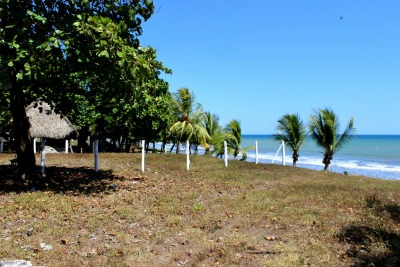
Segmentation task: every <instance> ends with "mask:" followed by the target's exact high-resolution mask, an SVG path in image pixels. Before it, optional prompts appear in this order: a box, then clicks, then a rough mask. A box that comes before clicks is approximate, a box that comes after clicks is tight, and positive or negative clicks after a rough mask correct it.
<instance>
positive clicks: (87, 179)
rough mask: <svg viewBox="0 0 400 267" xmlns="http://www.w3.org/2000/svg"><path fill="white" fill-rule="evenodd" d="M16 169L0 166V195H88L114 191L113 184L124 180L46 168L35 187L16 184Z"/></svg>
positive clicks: (77, 170) (102, 173)
mask: <svg viewBox="0 0 400 267" xmlns="http://www.w3.org/2000/svg"><path fill="white" fill-rule="evenodd" d="M16 177H17V169H16V167H15V166H12V165H0V194H2V193H8V192H16V193H22V192H27V191H37V190H40V191H52V192H55V193H62V194H68V195H81V194H84V195H89V194H92V193H107V192H111V191H113V190H115V184H114V183H115V182H116V181H121V180H124V178H123V177H119V176H116V175H114V174H113V173H112V172H111V171H109V170H107V171H98V172H95V171H94V170H93V169H89V168H67V167H48V168H46V176H45V177H42V178H39V181H38V183H36V184H35V185H27V184H22V183H16V182H15V179H16Z"/></svg>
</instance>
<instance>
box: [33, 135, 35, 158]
mask: <svg viewBox="0 0 400 267" xmlns="http://www.w3.org/2000/svg"><path fill="white" fill-rule="evenodd" d="M33 153H35V154H36V138H33Z"/></svg>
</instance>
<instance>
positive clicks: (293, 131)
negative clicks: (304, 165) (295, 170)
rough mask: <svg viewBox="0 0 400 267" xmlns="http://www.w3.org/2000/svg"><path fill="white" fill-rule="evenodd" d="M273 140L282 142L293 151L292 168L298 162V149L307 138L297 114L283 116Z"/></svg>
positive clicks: (304, 128)
mask: <svg viewBox="0 0 400 267" xmlns="http://www.w3.org/2000/svg"><path fill="white" fill-rule="evenodd" d="M276 129H277V133H275V134H274V139H275V140H277V141H280V140H283V141H284V142H285V145H287V146H289V147H290V148H291V149H292V151H293V155H292V158H293V166H296V162H297V161H298V160H299V149H300V146H301V145H302V144H303V142H304V140H305V139H306V136H307V130H306V127H305V125H304V123H303V121H302V120H301V119H300V117H299V115H298V114H285V115H283V116H282V118H280V119H279V120H278V126H277V127H276Z"/></svg>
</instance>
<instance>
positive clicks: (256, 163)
mask: <svg viewBox="0 0 400 267" xmlns="http://www.w3.org/2000/svg"><path fill="white" fill-rule="evenodd" d="M256 164H258V142H257V140H256Z"/></svg>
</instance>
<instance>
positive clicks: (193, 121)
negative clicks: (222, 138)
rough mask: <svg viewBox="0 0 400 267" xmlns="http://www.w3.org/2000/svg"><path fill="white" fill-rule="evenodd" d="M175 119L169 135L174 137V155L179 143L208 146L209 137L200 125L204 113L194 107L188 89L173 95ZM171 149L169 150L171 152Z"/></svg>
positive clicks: (199, 108)
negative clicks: (185, 142) (189, 142)
mask: <svg viewBox="0 0 400 267" xmlns="http://www.w3.org/2000/svg"><path fill="white" fill-rule="evenodd" d="M174 99H175V108H176V117H177V119H178V121H177V122H175V123H174V124H173V125H172V126H171V128H170V132H171V135H173V136H174V137H175V142H176V145H177V147H176V153H177V154H178V153H179V145H180V142H184V141H186V140H190V141H191V143H193V144H194V145H199V144H201V145H202V146H204V147H207V146H208V142H209V141H210V139H211V137H210V136H209V135H208V133H207V131H206V130H205V129H204V127H203V125H202V119H203V117H204V112H203V109H202V106H201V105H200V104H197V107H196V108H195V109H194V105H195V96H194V94H193V93H191V92H190V91H189V89H188V88H180V89H178V91H177V92H176V94H175V95H174ZM172 149H173V147H172V148H171V150H172Z"/></svg>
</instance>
